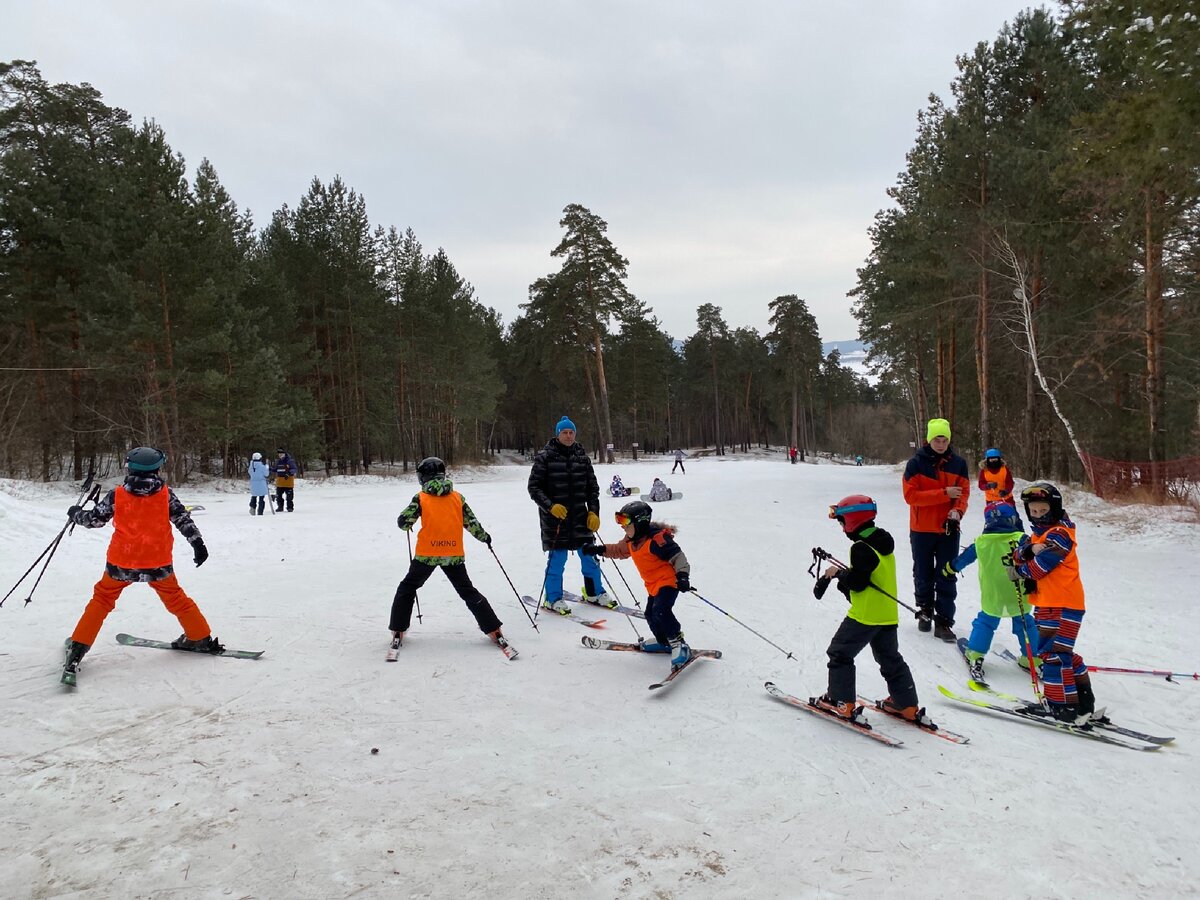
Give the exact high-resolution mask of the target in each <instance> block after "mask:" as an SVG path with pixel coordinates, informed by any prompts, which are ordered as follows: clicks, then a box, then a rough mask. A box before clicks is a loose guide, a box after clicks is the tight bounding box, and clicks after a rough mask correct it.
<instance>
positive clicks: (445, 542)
mask: <svg viewBox="0 0 1200 900" xmlns="http://www.w3.org/2000/svg"><path fill="white" fill-rule="evenodd" d="M417 497H418V498H419V500H420V503H421V530H420V531H419V532H418V533H417V550H416V555H417V556H465V555H466V549H465V547H464V546H463V498H462V494H460V493H459V492H458V491H451V492H450V493H448V494H444V495H442V496H440V497H437V496H434V495H433V494H427V493H425V492H424V491H422V492H421V493H420V494H418V495H417Z"/></svg>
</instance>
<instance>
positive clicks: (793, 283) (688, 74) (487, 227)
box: [0, 0, 1034, 340]
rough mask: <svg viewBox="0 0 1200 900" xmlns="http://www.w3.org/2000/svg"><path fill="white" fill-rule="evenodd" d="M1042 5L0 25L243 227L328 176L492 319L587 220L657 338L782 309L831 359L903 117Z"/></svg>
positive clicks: (762, 5)
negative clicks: (603, 233)
mask: <svg viewBox="0 0 1200 900" xmlns="http://www.w3.org/2000/svg"><path fill="white" fill-rule="evenodd" d="M1032 5H1034V4H1031V3H1018V2H1013V0H922V2H917V0H873V2H829V0H827V2H824V3H821V4H817V3H813V2H808V0H778V2H758V0H741V2H738V3H732V2H730V3H708V2H703V0H692V2H654V0H631V2H603V0H591V2H587V3H585V2H576V0H558V2H555V0H545V2H533V0H494V2H447V0H425V2H422V3H414V2H407V0H393V2H389V0H377V2H356V0H346V2H320V3H314V2H300V0H275V2H266V0H244V2H234V0H229V2H217V3H214V2H199V0H197V2H192V3H186V4H184V3H145V2H103V3H97V2H95V0H87V2H76V0H71V2H55V0H45V2H41V0H39V2H24V3H16V2H14V3H10V4H7V6H8V8H7V9H6V10H5V11H4V13H3V27H2V29H0V59H2V60H12V59H30V60H36V61H37V63H38V66H39V67H40V69H41V71H42V74H43V76H44V77H45V78H46V79H47V80H48V81H52V82H62V81H65V82H71V83H79V82H84V81H86V82H89V83H91V84H92V85H94V86H95V87H96V88H97V90H99V91H100V92H101V93H102V94H103V96H104V99H105V101H106V102H107V103H108V104H110V105H112V106H118V107H121V108H123V109H126V110H128V111H129V112H130V113H131V114H132V115H133V117H134V121H135V122H137V121H141V120H142V119H150V118H152V119H155V120H157V122H158V123H159V124H160V125H161V126H162V127H163V128H164V129H165V131H166V135H167V139H168V141H169V142H170V143H171V146H172V147H173V148H174V149H175V150H176V151H177V152H179V153H181V154H183V156H184V157H185V158H186V159H187V161H188V164H189V169H190V170H191V171H193V172H194V167H195V164H196V163H198V162H199V161H200V160H201V159H202V158H204V157H207V158H208V159H209V160H211V161H212V163H213V165H214V166H215V167H216V169H217V172H218V174H219V175H220V177H221V180H222V182H223V183H224V184H225V186H226V188H227V189H228V190H229V192H230V194H231V195H232V196H233V198H234V200H235V201H236V202H237V203H238V205H239V206H241V207H242V208H244V209H249V210H250V211H251V212H252V214H253V216H254V221H255V223H256V225H258V226H260V227H261V226H262V225H264V224H266V222H267V221H268V219H269V218H270V215H271V213H272V212H273V211H274V210H276V209H278V208H279V207H280V206H282V205H283V204H285V203H287V204H289V205H291V206H293V207H294V206H295V205H296V203H297V201H298V200H299V198H300V197H301V196H302V195H303V194H304V193H305V192H306V190H307V189H308V186H309V183H310V182H311V180H312V178H313V177H317V178H320V179H321V180H323V181H329V180H331V179H332V178H333V177H334V176H335V175H341V177H342V179H343V180H344V181H345V182H346V183H347V184H348V185H349V186H350V187H352V188H354V189H355V190H357V191H358V192H359V193H361V194H362V195H363V196H364V197H365V198H366V202H367V209H368V212H369V214H370V216H371V221H372V222H373V223H375V224H379V225H383V226H385V227H387V226H391V225H395V226H396V227H398V228H400V229H401V230H403V229H404V228H407V227H411V228H412V229H413V230H414V231H415V232H416V234H417V237H418V238H419V239H420V240H421V242H422V244H424V246H425V248H426V251H427V252H432V251H434V250H435V249H436V248H438V247H444V248H445V249H446V252H447V253H448V254H449V256H450V259H451V260H452V261H453V262H454V264H455V266H456V267H457V268H458V270H459V272H460V274H462V275H463V277H465V278H466V279H467V280H468V281H470V282H471V283H472V284H473V285H474V286H475V288H476V291H477V295H478V297H479V299H480V301H481V302H483V303H484V304H486V305H488V306H491V307H493V308H494V309H496V310H497V311H498V312H499V313H500V314H501V315H502V316H503V318H504V321H505V322H510V321H512V319H513V318H515V317H516V315H517V314H518V313H519V311H520V310H519V304H521V303H523V302H525V301H526V299H527V295H528V287H529V284H530V282H532V281H533V280H535V279H536V278H538V277H540V276H542V275H544V274H546V273H548V272H551V271H554V270H555V269H557V268H558V261H557V260H554V259H552V258H551V257H550V251H551V250H552V249H553V248H554V246H555V245H556V244H557V243H558V240H559V239H560V237H561V234H562V231H561V229H560V228H559V225H558V220H559V218H560V216H561V212H562V209H563V207H564V206H566V205H567V204H568V203H581V204H583V205H584V206H586V207H588V208H589V209H591V210H592V211H593V212H594V213H596V214H597V215H599V216H601V217H602V218H603V219H604V220H605V221H607V222H608V225H609V231H608V233H609V237H610V238H611V239H612V240H613V242H614V243H615V244H616V246H617V247H618V249H619V250H620V251H621V253H622V254H623V255H624V256H625V257H626V258H627V259H628V260H629V287H630V289H631V290H632V291H633V292H634V293H635V294H636V295H637V296H638V297H639V298H640V299H642V300H643V301H645V302H646V303H648V304H649V305H650V306H651V307H652V308H653V310H654V312H655V314H656V315H657V316H658V317H659V319H660V320H661V321H662V322H663V325H664V327H665V328H666V330H667V331H668V332H670V333H671V334H672V335H674V336H675V337H678V338H683V337H686V336H688V335H690V334H691V333H692V331H693V330H694V329H695V309H696V306H697V305H698V304H700V303H715V304H717V305H718V306H720V307H721V308H722V310H723V312H724V316H725V319H726V321H727V322H729V324H730V325H731V326H733V327H738V326H750V327H754V328H757V329H759V330H760V331H762V332H765V331H766V330H767V317H768V309H767V304H768V303H769V302H770V301H771V300H772V299H774V298H775V297H776V296H779V295H780V294H798V295H799V296H801V297H803V298H805V299H806V300H807V301H808V304H809V307H810V308H811V309H812V311H813V314H814V315H815V316H816V318H817V322H818V324H819V325H820V329H821V336H822V338H823V339H825V340H843V339H848V338H853V337H855V336H856V334H857V325H856V323H855V321H854V318H853V317H852V316H851V314H850V301H849V299H848V298H847V297H846V292H847V291H849V290H850V289H851V288H853V286H854V284H855V269H856V268H857V267H858V266H859V265H861V264H862V262H863V260H864V259H865V257H866V255H867V252H868V250H869V243H868V240H867V228H868V227H869V226H870V224H871V221H872V217H873V216H874V214H875V212H876V211H877V210H878V209H880V208H881V207H883V206H885V205H887V203H888V198H887V196H886V193H885V191H886V190H887V188H888V187H889V186H891V185H892V184H894V183H895V180H896V175H897V173H898V172H899V171H900V170H902V169H903V167H904V154H905V152H906V151H907V150H908V149H909V147H910V146H911V145H912V141H913V138H914V136H915V131H916V116H917V112H918V111H919V110H920V109H922V108H923V107H924V106H925V105H926V101H927V98H928V95H929V94H930V93H937V94H939V95H941V96H942V97H943V98H948V96H949V84H950V82H951V81H952V80H953V78H954V76H955V74H956V69H955V64H954V60H955V56H956V55H958V54H961V53H966V52H969V51H970V50H971V49H972V48H973V47H974V45H975V44H976V43H978V42H979V41H989V42H990V41H992V40H993V39H994V38H995V37H996V35H997V33H998V32H999V29H1000V27H1001V26H1002V25H1003V23H1004V22H1005V21H1011V20H1012V18H1013V16H1014V15H1015V14H1016V13H1017V12H1018V11H1020V10H1022V9H1026V8H1028V7H1030V6H1032Z"/></svg>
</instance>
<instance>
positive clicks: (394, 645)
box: [384, 631, 520, 662]
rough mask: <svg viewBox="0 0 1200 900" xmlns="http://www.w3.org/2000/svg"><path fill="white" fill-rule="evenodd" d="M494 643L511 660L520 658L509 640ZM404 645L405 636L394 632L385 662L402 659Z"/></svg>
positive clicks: (493, 639)
mask: <svg viewBox="0 0 1200 900" xmlns="http://www.w3.org/2000/svg"><path fill="white" fill-rule="evenodd" d="M492 643H493V644H495V645H496V646H497V647H499V648H500V652H501V653H503V654H504V655H505V656H506V657H507V658H509V659H516V658H517V657H518V656H520V654H519V653H518V652H517V648H516V647H514V646H513V645H512V644H510V643H509V642H508V638H506V637H505V636H504V635H502V634H501V635H498V636H496V637H494V638H492ZM403 644H404V635H402V634H400V633H399V632H396V631H393V632H392V640H391V643H390V644H388V649H387V656H385V657H384V661H385V662H396V661H397V660H399V659H400V647H401V646H403Z"/></svg>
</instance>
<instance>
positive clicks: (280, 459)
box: [274, 447, 298, 512]
mask: <svg viewBox="0 0 1200 900" xmlns="http://www.w3.org/2000/svg"><path fill="white" fill-rule="evenodd" d="M297 471H298V469H297V466H296V461H295V460H294V459H292V454H290V453H288V452H287V451H286V450H284V449H283V448H282V447H280V448H279V449H278V450H276V451H275V469H274V475H275V508H276V509H277V510H278V511H279V512H283V504H284V501H285V500H286V501H287V511H288V512H291V511H292V510H293V509H295V503H294V502H293V501H294V499H295V495H296V472H297Z"/></svg>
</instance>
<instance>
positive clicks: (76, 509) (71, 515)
mask: <svg viewBox="0 0 1200 900" xmlns="http://www.w3.org/2000/svg"><path fill="white" fill-rule="evenodd" d="M81 512H83V507H82V506H72V507H71V508H70V509H68V510H67V518H68V519H70V520H71V521H72V522H74V521H75V517H76V516H77V515H79V514H80V513H81Z"/></svg>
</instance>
